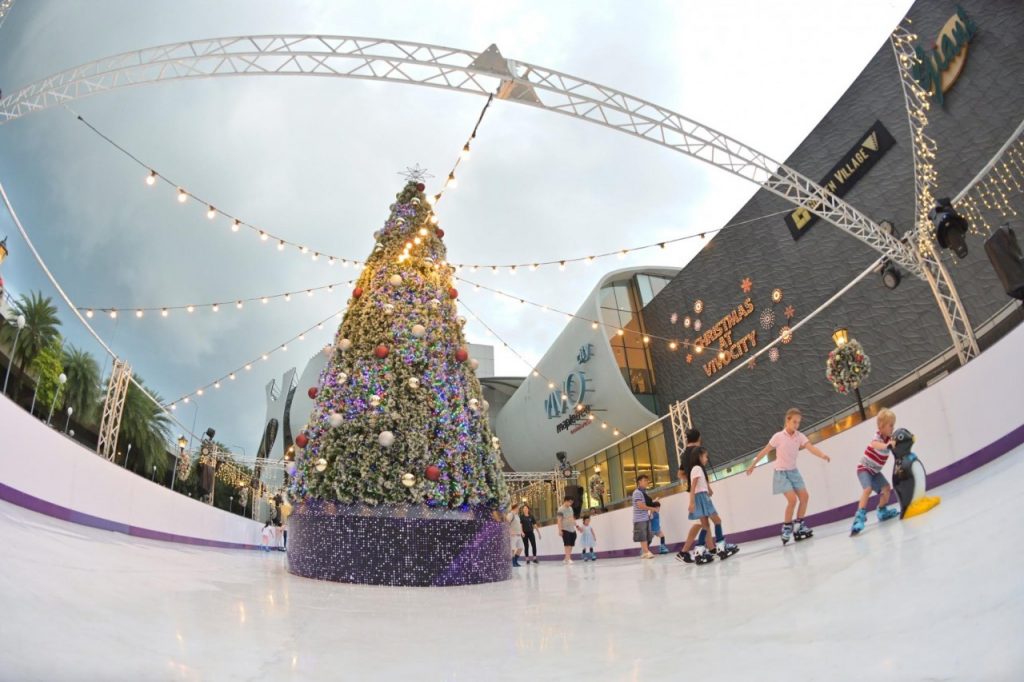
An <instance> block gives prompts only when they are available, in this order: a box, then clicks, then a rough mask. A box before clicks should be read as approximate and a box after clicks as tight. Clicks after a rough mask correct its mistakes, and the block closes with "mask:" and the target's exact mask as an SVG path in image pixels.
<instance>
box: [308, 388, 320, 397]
mask: <svg viewBox="0 0 1024 682" xmlns="http://www.w3.org/2000/svg"><path fill="white" fill-rule="evenodd" d="M318 392H319V391H317V388H316V386H313V387H312V388H310V389H309V390H308V391H306V395H308V396H309V397H310V398H316V394H317V393H318Z"/></svg>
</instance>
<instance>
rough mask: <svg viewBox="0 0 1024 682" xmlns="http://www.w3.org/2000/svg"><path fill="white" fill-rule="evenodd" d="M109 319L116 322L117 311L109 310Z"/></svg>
mask: <svg viewBox="0 0 1024 682" xmlns="http://www.w3.org/2000/svg"><path fill="white" fill-rule="evenodd" d="M110 319H112V320H116V319H117V311H116V310H111V311H110Z"/></svg>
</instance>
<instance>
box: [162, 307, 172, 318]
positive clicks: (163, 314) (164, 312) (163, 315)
mask: <svg viewBox="0 0 1024 682" xmlns="http://www.w3.org/2000/svg"><path fill="white" fill-rule="evenodd" d="M169 314H170V313H168V312H167V308H163V309H161V310H160V316H161V317H167V316H168V315H169Z"/></svg>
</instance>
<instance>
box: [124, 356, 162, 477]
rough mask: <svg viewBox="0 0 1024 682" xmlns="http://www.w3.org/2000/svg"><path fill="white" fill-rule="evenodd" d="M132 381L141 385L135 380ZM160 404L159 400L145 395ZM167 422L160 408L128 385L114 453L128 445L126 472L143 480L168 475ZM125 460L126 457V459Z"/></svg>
mask: <svg viewBox="0 0 1024 682" xmlns="http://www.w3.org/2000/svg"><path fill="white" fill-rule="evenodd" d="M135 381H137V382H139V383H140V384H142V379H141V378H140V377H138V376H136V377H135ZM149 392H150V393H151V394H152V395H153V397H155V398H156V399H157V401H159V402H160V403H163V400H162V399H161V398H160V396H159V395H157V394H156V393H154V392H153V391H151V390H150V391H149ZM170 434H171V419H170V417H168V416H167V413H166V412H164V410H163V408H161V407H160V406H159V405H157V404H156V403H154V402H153V401H152V400H150V399H149V398H148V397H147V396H146V394H144V393H143V392H142V391H141V390H140V389H139V388H138V387H137V386H136V385H135V384H134V383H130V384H128V394H127V395H126V396H125V401H124V412H123V413H122V415H121V430H120V431H119V432H118V437H117V449H118V450H120V451H122V452H125V451H126V450H127V448H128V444H129V443H131V446H132V451H131V459H130V460H129V461H128V465H129V468H131V469H132V470H134V471H135V472H136V473H138V474H140V475H143V476H147V477H148V476H152V474H153V467H154V466H155V467H156V477H157V478H158V479H160V478H163V476H164V475H165V474H167V473H168V472H169V471H170V467H171V465H172V463H173V459H172V458H171V457H169V456H168V450H169V448H170V445H169V443H170V439H171V435H170ZM126 456H127V455H126Z"/></svg>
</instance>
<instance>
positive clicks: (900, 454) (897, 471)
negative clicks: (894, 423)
mask: <svg viewBox="0 0 1024 682" xmlns="http://www.w3.org/2000/svg"><path fill="white" fill-rule="evenodd" d="M914 440H915V438H914V434H912V433H911V432H910V431H908V430H907V429H896V431H895V432H893V434H892V447H891V450H892V454H893V459H894V460H895V464H894V466H893V470H892V487H893V490H895V491H896V495H897V497H899V499H900V518H901V519H903V518H907V517H911V516H917V515H918V514H923V513H925V512H926V511H928V510H929V509H931V508H932V507H934V506H935V505H937V504H938V503H939V502H941V499H940V498H938V497H928V496H927V495H925V489H926V486H927V479H926V474H925V470H924V464H922V463H921V460H920V459H919V458H918V456H917V455H915V454H914V453H913V452H911V451H910V448H911V447H913V445H914Z"/></svg>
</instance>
